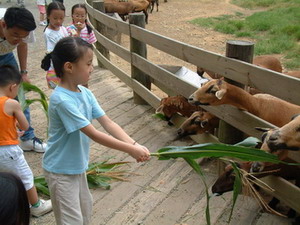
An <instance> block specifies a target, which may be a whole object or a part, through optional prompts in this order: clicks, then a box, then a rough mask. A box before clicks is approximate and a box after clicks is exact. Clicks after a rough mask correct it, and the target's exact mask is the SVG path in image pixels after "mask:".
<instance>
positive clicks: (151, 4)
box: [147, 0, 159, 13]
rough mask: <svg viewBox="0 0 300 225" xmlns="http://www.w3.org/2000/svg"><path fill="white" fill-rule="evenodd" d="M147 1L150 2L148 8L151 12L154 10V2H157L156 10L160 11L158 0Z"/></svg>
mask: <svg viewBox="0 0 300 225" xmlns="http://www.w3.org/2000/svg"><path fill="white" fill-rule="evenodd" d="M147 1H148V2H149V6H148V10H150V13H152V12H153V9H154V4H156V12H158V5H159V2H158V0H147Z"/></svg>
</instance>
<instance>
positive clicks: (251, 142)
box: [234, 137, 261, 148]
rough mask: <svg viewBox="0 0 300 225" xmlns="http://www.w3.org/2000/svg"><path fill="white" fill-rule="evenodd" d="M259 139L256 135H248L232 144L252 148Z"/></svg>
mask: <svg viewBox="0 0 300 225" xmlns="http://www.w3.org/2000/svg"><path fill="white" fill-rule="evenodd" d="M260 142H261V141H260V140H259V139H258V138H256V137H248V138H246V139H245V140H243V141H241V142H239V143H236V144H234V146H244V147H249V148H254V147H255V146H256V145H257V144H258V143H260Z"/></svg>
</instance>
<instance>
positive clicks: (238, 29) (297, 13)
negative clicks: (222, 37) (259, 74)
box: [191, 0, 300, 69]
mask: <svg viewBox="0 0 300 225" xmlns="http://www.w3.org/2000/svg"><path fill="white" fill-rule="evenodd" d="M232 3H234V4H237V5H239V6H241V7H248V8H257V7H267V8H266V9H265V11H261V12H256V13H253V14H252V15H251V16H248V17H245V16H244V15H243V14H242V13H240V12H237V13H235V14H234V15H221V16H219V17H212V18H197V19H195V20H192V21H191V23H193V24H196V25H199V26H204V27H209V28H213V29H214V30H216V31H218V32H221V33H225V34H232V35H234V36H235V37H249V38H251V39H253V40H255V55H263V54H282V55H284V56H285V62H284V65H285V67H286V68H288V69H295V68H300V60H299V57H300V56H299V52H300V50H299V42H300V0H293V1H291V0H232Z"/></svg>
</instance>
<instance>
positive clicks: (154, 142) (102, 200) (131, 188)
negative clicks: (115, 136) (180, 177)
mask: <svg viewBox="0 0 300 225" xmlns="http://www.w3.org/2000/svg"><path fill="white" fill-rule="evenodd" d="M153 119H154V118H152V120H153ZM148 124H149V123H148ZM153 128H155V130H154V129H153ZM163 129H164V126H161V127H160V126H155V127H153V126H152V129H149V126H144V128H143V129H141V130H139V132H136V134H135V135H134V136H133V137H134V138H135V140H139V143H141V144H144V145H145V146H148V147H149V150H150V151H151V152H153V151H156V150H157V149H158V148H160V147H161V146H164V145H166V144H167V143H168V142H169V141H170V140H172V135H170V133H169V132H164V131H163ZM154 131H155V132H154ZM181 143H182V142H181ZM177 144H178V143H177ZM124 155H126V154H124V153H123V154H121V153H119V154H117V155H116V157H115V160H117V161H118V160H120V159H122V160H124V161H132V158H131V157H125V158H124V157H123V156H124ZM176 162H177V161H175V160H174V161H159V160H157V159H156V158H153V159H151V160H150V161H149V162H147V166H144V164H137V163H133V164H132V165H131V167H130V169H131V170H132V171H135V172H136V173H138V174H140V175H142V176H143V178H142V179H141V178H140V177H139V176H136V177H135V176H131V177H130V180H131V181H130V182H121V183H117V184H113V187H112V189H111V191H110V193H111V194H103V193H99V194H100V195H99V196H98V195H97V194H93V196H94V201H95V207H94V211H95V212H97V213H95V219H94V221H95V222H98V221H99V219H101V221H102V223H101V224H108V222H107V221H108V220H110V219H111V218H115V217H116V216H121V217H126V216H125V215H126V211H123V207H125V206H127V204H128V202H129V201H130V200H131V199H132V198H134V197H135V196H137V195H138V194H139V193H141V194H143V192H144V191H147V190H149V191H151V192H152V191H155V189H154V188H153V187H152V182H153V181H156V180H157V179H158V177H159V176H160V174H161V173H162V172H163V171H167V170H168V169H169V168H170V167H171V166H172V165H173V164H175V163H176ZM182 165H183V164H182ZM185 166H186V167H189V166H188V165H187V164H185ZM153 168H155V169H153ZM180 168H181V167H180ZM124 190H126V194H124ZM103 205H105V207H103ZM123 213H124V214H123ZM97 218H99V219H98V220H97ZM98 224H99V223H98ZM116 224H121V223H116Z"/></svg>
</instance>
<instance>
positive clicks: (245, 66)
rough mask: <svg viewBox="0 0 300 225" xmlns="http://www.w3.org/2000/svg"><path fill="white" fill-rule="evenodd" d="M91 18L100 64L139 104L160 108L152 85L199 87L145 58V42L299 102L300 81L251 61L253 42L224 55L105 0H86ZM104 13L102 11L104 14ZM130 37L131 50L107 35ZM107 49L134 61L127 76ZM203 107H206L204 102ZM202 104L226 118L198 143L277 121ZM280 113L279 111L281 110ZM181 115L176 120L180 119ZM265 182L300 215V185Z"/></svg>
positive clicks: (234, 137) (174, 90)
mask: <svg viewBox="0 0 300 225" xmlns="http://www.w3.org/2000/svg"><path fill="white" fill-rule="evenodd" d="M86 3H87V4H86V5H87V9H88V14H89V19H90V21H91V23H92V24H93V26H94V28H95V35H96V37H97V41H98V42H97V44H96V47H97V49H95V54H96V56H97V60H98V63H99V65H100V66H102V67H104V68H107V69H108V70H110V71H111V72H112V73H113V74H115V75H116V76H117V77H118V78H119V79H120V80H122V81H123V82H124V83H125V84H126V85H127V86H129V87H130V88H131V89H132V90H133V91H134V102H135V103H136V104H145V103H146V104H149V105H151V106H152V107H153V108H157V107H158V106H159V103H160V98H159V97H158V96H156V95H155V94H154V93H153V92H152V91H151V84H154V85H155V86H157V87H159V88H160V89H161V90H162V91H163V92H165V93H166V94H168V95H183V96H185V97H186V98H188V97H189V96H190V95H191V94H192V93H193V92H194V91H195V90H196V89H197V87H196V86H195V85H192V84H190V83H187V82H185V81H184V80H181V79H180V78H178V77H177V76H175V75H174V74H173V73H172V71H171V70H167V69H166V67H163V66H160V65H157V64H154V63H152V62H150V61H148V60H147V57H146V55H147V54H146V53H147V45H150V46H152V47H154V48H156V49H159V50H160V51H163V52H165V53H167V54H169V55H172V56H174V57H177V58H179V59H181V60H183V61H185V62H188V63H190V64H193V65H195V66H197V67H201V68H205V69H207V70H209V71H213V72H215V73H217V74H219V75H222V76H224V77H225V78H226V79H227V81H230V82H231V83H235V84H237V85H239V86H243V85H245V86H251V87H254V88H256V89H258V90H261V91H262V92H265V93H269V94H271V95H274V96H276V97H279V98H281V99H284V100H286V101H288V102H291V103H294V104H297V105H300V92H299V91H295V90H299V87H300V80H299V79H296V78H293V77H289V76H286V75H284V74H281V73H277V72H273V71H271V70H268V69H263V68H260V67H258V66H255V65H253V64H251V62H252V58H253V47H254V46H253V44H252V43H248V42H240V41H229V42H227V46H226V49H227V50H226V56H222V55H219V54H215V53H213V52H208V51H205V50H203V49H200V48H197V47H195V46H191V45H188V44H185V43H182V42H179V41H176V40H173V39H170V38H168V37H165V36H162V35H159V34H156V33H154V32H151V31H148V30H146V29H144V27H145V23H144V15H143V14H141V13H133V14H130V15H129V23H126V22H123V21H120V20H117V19H115V18H112V17H110V16H108V15H106V14H105V13H102V12H103V9H104V5H103V4H104V3H103V1H94V2H92V1H88V2H86ZM101 11H102V12H101ZM108 28H109V29H110V30H114V31H116V33H122V34H125V35H128V36H129V38H130V49H126V48H125V47H123V46H121V45H120V44H118V43H116V42H114V41H112V40H110V39H109V38H108V37H106V32H107V30H108ZM109 52H113V53H114V54H116V55H118V56H119V57H121V58H122V59H123V60H125V61H127V62H128V63H129V64H131V74H126V73H125V72H124V71H123V70H121V69H119V68H118V67H116V66H115V65H114V64H112V63H111V62H110V60H109ZM201 107H202V106H201ZM203 108H204V109H205V110H207V111H209V112H211V113H212V114H214V115H216V116H217V117H219V118H220V119H221V120H223V122H222V124H221V125H220V129H219V135H218V137H215V136H212V135H208V134H203V135H197V136H193V137H192V138H193V139H194V140H195V141H196V142H198V143H203V142H219V141H220V142H223V143H228V144H231V143H235V142H237V141H240V138H241V136H242V135H241V134H243V133H244V134H247V135H249V136H254V137H257V138H260V136H261V132H259V131H257V130H255V129H254V127H270V128H272V127H274V125H272V124H270V123H268V122H266V121H264V120H262V119H260V118H258V117H256V116H254V115H252V114H250V113H248V112H246V111H241V110H239V109H237V108H235V107H232V106H229V105H222V106H217V107H213V106H203ZM278 115H279V116H280V112H278ZM182 120H183V119H182V118H181V117H180V116H177V117H176V118H175V120H174V122H175V123H180V122H182ZM289 154H290V155H289V156H290V157H291V158H293V159H294V160H296V161H297V162H300V154H299V153H298V154H297V152H296V153H295V152H290V153H289ZM262 180H263V181H264V182H265V183H267V184H268V185H270V186H271V187H272V188H273V189H274V190H275V192H272V193H270V194H271V195H273V196H275V197H276V198H278V199H279V200H280V201H282V202H284V203H285V204H286V205H288V206H290V207H291V208H293V209H295V210H296V211H297V212H298V213H300V204H299V202H300V188H298V187H296V186H295V185H293V184H292V183H290V182H288V181H286V180H284V179H282V178H279V177H275V176H267V177H265V178H262Z"/></svg>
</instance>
